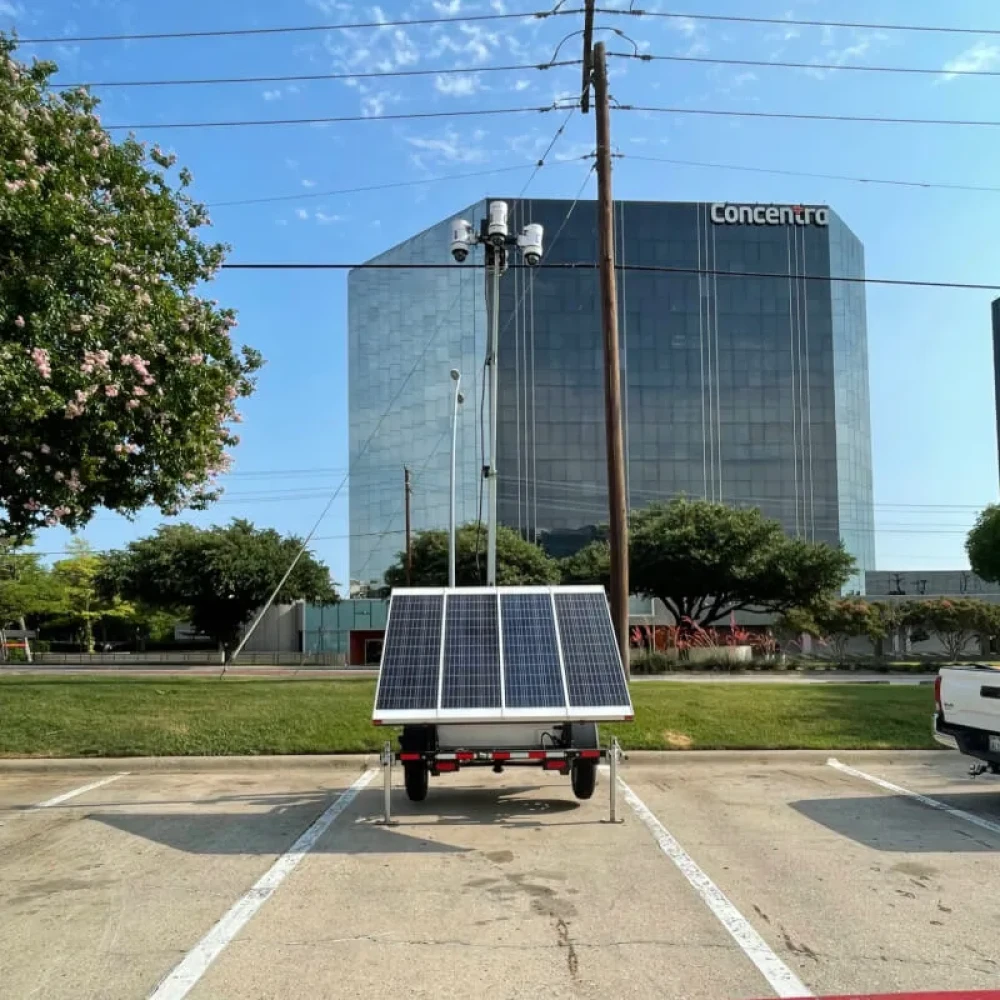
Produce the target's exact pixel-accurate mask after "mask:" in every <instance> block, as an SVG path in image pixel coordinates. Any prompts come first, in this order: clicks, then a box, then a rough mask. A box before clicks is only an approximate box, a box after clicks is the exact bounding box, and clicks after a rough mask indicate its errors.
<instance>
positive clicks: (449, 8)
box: [431, 0, 462, 15]
mask: <svg viewBox="0 0 1000 1000" xmlns="http://www.w3.org/2000/svg"><path fill="white" fill-rule="evenodd" d="M431 6H432V7H433V8H434V9H435V10H436V11H437V12H438V13H439V14H449V15H454V14H457V13H458V12H459V11H460V10H461V9H462V0H448V2H447V3H442V2H441V0H434V2H433V3H432V4H431Z"/></svg>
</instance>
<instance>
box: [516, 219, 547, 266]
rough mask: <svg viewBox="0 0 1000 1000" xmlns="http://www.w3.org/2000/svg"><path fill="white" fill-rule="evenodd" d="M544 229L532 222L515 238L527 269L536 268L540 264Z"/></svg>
mask: <svg viewBox="0 0 1000 1000" xmlns="http://www.w3.org/2000/svg"><path fill="white" fill-rule="evenodd" d="M543 234H544V229H543V228H542V227H541V226H540V225H539V224H538V223H537V222H532V223H531V224H530V225H527V226H525V227H524V229H522V230H521V232H520V233H519V234H518V237H517V245H518V248H519V249H520V251H521V254H522V256H523V257H524V262H525V263H526V264H527V265H528V266H529V267H537V266H538V265H539V264H540V263H541V262H542V236H543Z"/></svg>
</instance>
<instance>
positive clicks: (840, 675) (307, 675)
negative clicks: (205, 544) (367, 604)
mask: <svg viewBox="0 0 1000 1000" xmlns="http://www.w3.org/2000/svg"><path fill="white" fill-rule="evenodd" d="M221 671H222V667H221V666H220V665H218V664H214V665H212V666H205V665H197V666H187V665H185V664H168V665H165V666H157V665H153V664H142V665H140V666H136V667H127V666H125V667H123V666H119V665H115V666H107V667H95V666H93V665H90V664H86V663H80V664H61V665H59V666H39V665H33V666H30V667H29V666H25V665H20V666H16V667H3V668H0V677H2V676H4V675H14V676H28V675H42V676H44V675H55V676H74V675H88V674H90V675H95V676H102V677H107V676H109V675H115V674H121V675H122V676H128V677H217V676H218V675H219V674H220V673H221ZM226 673H227V675H229V676H232V677H269V678H280V679H286V680H325V679H331V678H337V677H368V678H371V679H374V678H376V677H377V676H378V670H377V669H374V668H371V669H368V668H364V667H351V668H347V667H277V666H275V667H267V666H261V667H257V666H254V667H241V666H240V665H239V664H237V665H236V666H231V667H228V668H227V670H226ZM935 676H936V673H933V672H928V673H920V674H880V673H860V672H851V671H826V672H823V673H807V672H802V673H799V672H797V671H775V672H773V673H768V672H763V671H762V672H755V673H747V674H742V673H734V674H724V673H694V672H685V673H676V674H653V675H651V676H636V677H633V678H632V680H633V681H638V682H639V683H643V684H655V683H664V684H703V683H708V684H903V685H914V684H933V683H934V678H935Z"/></svg>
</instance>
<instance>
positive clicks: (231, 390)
mask: <svg viewBox="0 0 1000 1000" xmlns="http://www.w3.org/2000/svg"><path fill="white" fill-rule="evenodd" d="M238 395H239V393H238V392H237V391H236V386H234V385H227V386H226V399H228V400H229V402H230V403H231V402H232V401H233V400H234V399H235V398H236V397H237V396H238Z"/></svg>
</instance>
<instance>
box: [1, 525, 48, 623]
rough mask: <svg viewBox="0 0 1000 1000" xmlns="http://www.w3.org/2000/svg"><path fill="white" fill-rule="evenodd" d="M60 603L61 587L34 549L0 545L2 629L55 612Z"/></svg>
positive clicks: (8, 543)
mask: <svg viewBox="0 0 1000 1000" xmlns="http://www.w3.org/2000/svg"><path fill="white" fill-rule="evenodd" d="M59 601H60V596H59V588H58V585H57V583H56V581H55V580H54V579H53V577H52V574H51V573H50V572H49V570H47V569H46V568H45V567H44V566H42V564H41V562H40V560H39V557H38V556H37V555H36V554H35V553H34V552H32V551H31V550H30V549H24V548H20V547H17V546H15V545H13V544H12V543H11V542H0V628H7V627H9V626H10V625H11V624H18V625H19V624H20V623H21V622H22V621H23V620H24V619H25V618H27V617H29V616H32V615H38V614H47V613H49V612H52V611H54V610H55V609H56V608H57V607H58V606H59Z"/></svg>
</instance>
